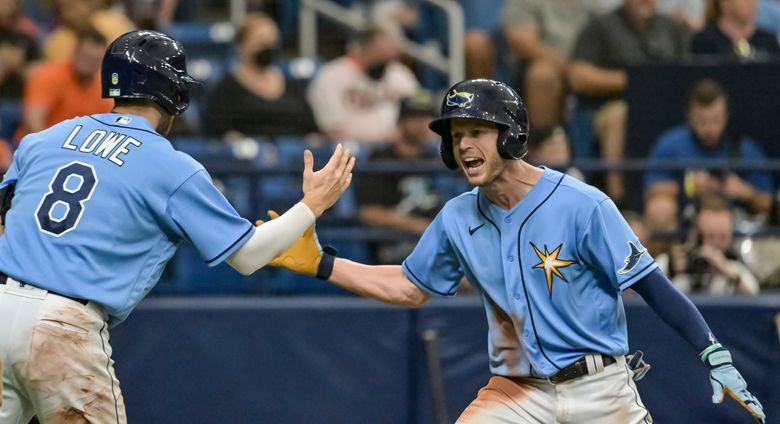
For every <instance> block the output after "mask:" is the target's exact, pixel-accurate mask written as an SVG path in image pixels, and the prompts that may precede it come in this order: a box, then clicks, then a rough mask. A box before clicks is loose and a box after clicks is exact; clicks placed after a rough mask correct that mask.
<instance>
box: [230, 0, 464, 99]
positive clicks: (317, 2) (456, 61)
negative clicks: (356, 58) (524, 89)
mask: <svg viewBox="0 0 780 424" xmlns="http://www.w3.org/2000/svg"><path fill="white" fill-rule="evenodd" d="M234 1H239V0H234ZM423 1H425V2H427V3H430V4H431V5H433V6H435V7H438V8H440V9H442V10H443V11H444V13H445V14H446V15H447V27H448V34H447V40H448V44H449V57H447V56H445V55H444V54H442V53H441V51H440V49H439V48H438V47H437V45H436V43H426V44H420V43H416V42H414V41H412V40H409V39H408V38H406V37H403V36H402V44H401V48H402V50H403V52H404V53H406V54H408V55H409V56H411V57H412V58H414V59H415V60H418V61H420V62H422V63H424V64H426V65H428V66H430V67H431V68H433V69H436V70H438V71H440V72H442V73H444V74H447V76H448V78H449V81H450V85H452V84H455V83H456V82H458V81H461V80H463V77H464V74H465V66H464V58H463V33H464V22H463V9H462V8H461V7H460V5H459V4H458V3H457V2H456V1H454V0H423ZM318 15H321V16H324V17H326V18H328V19H330V20H332V21H335V22H337V23H339V24H341V25H344V26H346V27H348V28H350V29H353V30H358V31H359V30H361V29H363V28H365V27H366V26H368V25H369V24H370V23H371V22H370V21H369V20H368V18H367V17H366V16H367V13H366V11H365V7H363V6H361V5H360V4H356V5H353V6H352V7H350V8H345V7H343V6H341V5H339V4H336V3H334V2H332V1H329V0H301V3H300V12H299V15H298V43H299V50H300V55H301V56H303V57H307V58H310V59H315V58H316V56H317V37H318V31H317V16H318Z"/></svg>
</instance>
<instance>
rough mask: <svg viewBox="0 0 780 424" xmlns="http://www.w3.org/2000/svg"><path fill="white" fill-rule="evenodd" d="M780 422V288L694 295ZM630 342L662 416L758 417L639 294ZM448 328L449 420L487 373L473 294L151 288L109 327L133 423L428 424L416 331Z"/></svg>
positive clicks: (666, 419)
mask: <svg viewBox="0 0 780 424" xmlns="http://www.w3.org/2000/svg"><path fill="white" fill-rule="evenodd" d="M694 301H695V303H696V304H697V305H698V306H699V308H700V310H701V311H702V313H703V315H704V316H705V318H706V319H707V320H708V322H709V323H710V325H711V327H712V329H713V330H714V331H715V333H716V334H717V335H718V337H719V339H720V340H721V341H722V342H723V343H724V344H725V345H727V346H728V347H729V348H730V349H731V351H732V353H733V355H734V360H735V362H736V364H737V366H738V368H739V369H740V370H741V372H742V374H743V375H744V376H745V378H746V379H747V381H748V383H749V388H750V389H751V391H752V392H753V393H754V394H756V395H757V396H758V397H759V399H760V400H761V401H762V402H763V404H764V406H765V408H766V410H767V415H768V416H769V421H768V422H769V423H780V417H779V416H780V390H779V389H778V382H780V371H778V366H777V364H778V363H780V346H779V340H778V330H777V328H776V324H775V321H774V320H775V315H776V314H778V313H779V312H780V296H778V295H773V296H762V297H759V298H751V299H748V298H729V299H713V298H694ZM626 310H627V314H628V324H629V335H630V337H629V338H630V343H631V348H632V349H641V350H643V351H644V352H645V355H646V358H647V360H648V361H649V362H650V363H651V364H652V365H653V369H652V371H651V372H650V373H649V374H648V376H647V377H646V378H645V379H644V380H643V381H641V382H640V383H639V384H638V385H639V390H640V392H641V395H642V398H643V400H644V402H645V404H646V405H647V406H648V408H649V409H650V411H651V412H652V414H653V417H654V419H655V422H657V423H664V424H666V423H671V424H674V423H681V424H682V423H685V424H692V423H745V424H747V423H751V422H753V421H752V420H751V419H750V418H749V417H748V415H747V414H746V413H745V412H744V411H743V410H742V409H741V408H740V407H739V406H737V404H736V403H735V402H733V401H732V400H730V399H728V398H727V401H726V403H725V404H724V405H720V406H714V405H712V404H711V403H710V396H711V389H710V384H709V381H708V378H707V371H706V369H705V367H704V366H703V365H702V364H701V363H700V362H699V361H698V358H697V355H696V352H694V351H693V350H692V349H691V348H690V347H689V346H688V345H687V344H686V343H685V342H684V341H683V340H682V339H681V338H680V337H679V336H677V335H676V334H675V333H674V332H673V331H672V330H671V329H669V328H668V327H667V326H666V325H665V324H664V323H663V322H662V321H661V320H660V319H659V318H658V317H656V316H655V314H654V313H653V312H652V311H651V310H650V309H649V308H648V307H647V306H646V305H645V304H644V303H643V302H642V301H641V300H639V299H636V298H634V299H627V300H626ZM426 329H435V330H437V331H438V333H439V343H440V345H439V350H440V353H441V364H442V368H443V374H444V387H445V391H446V399H447V412H448V415H449V421H450V422H453V421H454V420H455V418H457V416H458V414H459V413H460V411H462V410H463V408H465V406H466V405H468V403H469V402H470V401H471V400H472V399H473V398H474V396H475V395H476V393H477V391H478V389H479V388H480V387H481V386H482V385H483V384H484V383H485V382H486V381H487V379H488V377H489V373H488V360H487V353H486V338H487V331H486V329H487V324H486V321H485V315H484V311H483V309H482V307H481V305H480V304H479V302H478V300H477V299H476V298H462V299H458V298H456V299H446V300H442V301H438V300H434V301H431V302H429V304H427V305H426V306H425V307H423V308H422V309H419V310H406V309H401V308H395V307H388V306H384V305H380V304H378V303H376V302H373V301H368V300H363V299H355V298H330V299H325V298H316V299H315V298H295V299H262V298H211V299H181V298H180V299H159V298H158V299H149V300H147V301H145V302H144V303H142V305H141V306H140V307H139V308H138V309H137V310H136V311H135V312H134V314H133V315H132V316H131V317H130V319H129V320H128V321H127V322H125V323H123V324H122V325H120V326H119V327H117V328H116V329H114V330H113V332H112V336H111V343H112V345H113V347H114V352H115V354H114V359H116V362H117V363H116V370H117V373H118V375H119V379H120V381H121V387H122V390H123V392H124V395H125V401H126V404H127V411H128V416H129V419H130V422H133V423H147V424H152V423H277V424H284V423H291V424H292V423H296V424H298V423H361V424H363V423H376V424H380V423H410V424H411V423H421V424H422V423H432V422H434V418H433V412H432V402H431V396H430V393H429V390H428V381H427V374H428V373H427V370H426V366H425V363H426V362H425V354H424V349H423V345H422V342H421V339H420V334H421V333H422V332H423V331H424V330H426Z"/></svg>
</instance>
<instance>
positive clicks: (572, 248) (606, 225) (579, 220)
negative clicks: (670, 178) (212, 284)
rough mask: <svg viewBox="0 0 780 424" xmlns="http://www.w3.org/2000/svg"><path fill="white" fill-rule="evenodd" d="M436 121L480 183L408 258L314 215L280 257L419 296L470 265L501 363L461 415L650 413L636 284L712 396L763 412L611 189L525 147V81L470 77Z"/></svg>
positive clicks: (400, 299)
mask: <svg viewBox="0 0 780 424" xmlns="http://www.w3.org/2000/svg"><path fill="white" fill-rule="evenodd" d="M429 126H430V128H431V129H432V130H433V131H435V132H436V133H438V134H439V135H440V136H441V139H442V141H441V156H442V159H443V160H444V163H445V164H446V165H447V167H448V168H450V169H457V168H460V170H461V171H462V172H463V174H465V176H466V178H467V179H468V181H469V182H470V183H471V184H472V185H474V186H476V187H475V188H474V189H473V190H472V191H469V192H467V193H463V194H462V195H460V196H458V197H456V198H454V199H452V200H450V201H449V202H448V203H447V204H446V205H445V206H444V207H443V208H442V210H441V211H440V212H439V214H438V215H437V216H436V218H435V219H434V220H433V222H432V223H431V225H430V226H429V227H428V228H427V230H426V231H425V233H424V234H423V236H422V238H421V239H420V241H419V243H418V245H417V246H416V248H415V249H414V251H413V252H412V253H411V254H410V255H409V256H408V257H407V258H406V260H404V262H403V264H402V265H400V266H397V265H395V266H393V265H383V266H368V265H364V264H361V263H356V262H352V261H349V260H346V259H342V258H336V257H335V252H334V251H333V250H331V249H329V248H328V247H327V246H326V248H325V249H324V250H321V249H320V246H319V244H318V242H317V239H316V237H315V235H314V230H313V228H312V229H309V230H308V231H307V232H306V233H305V234H304V236H303V237H302V238H301V239H300V240H299V242H297V243H296V244H295V245H293V247H292V248H291V249H289V250H288V251H286V252H285V253H283V254H282V255H280V256H279V257H277V258H275V259H274V261H272V263H271V264H272V265H275V266H283V267H286V268H288V269H290V270H292V271H294V272H299V273H304V274H309V275H316V276H317V277H319V278H321V279H327V280H329V281H331V282H333V283H335V284H338V285H339V286H342V287H344V288H346V289H348V290H351V291H353V292H355V293H358V294H361V295H363V296H367V297H371V298H374V299H377V300H380V301H382V302H385V303H391V304H396V305H403V306H408V307H418V306H420V305H422V304H423V303H425V301H426V300H428V299H429V298H430V297H431V296H452V295H454V294H455V290H456V286H457V284H458V282H459V281H460V279H461V277H463V276H464V275H465V276H466V277H468V280H469V281H470V282H471V283H473V285H474V286H475V288H476V290H477V291H478V293H479V295H480V296H481V298H482V303H483V304H484V306H485V309H486V311H487V317H488V323H489V338H488V352H489V355H490V370H491V372H492V374H493V377H492V378H491V379H490V381H489V382H488V383H487V386H485V387H484V388H483V389H482V390H480V392H479V394H478V395H477V398H476V399H475V400H474V401H473V402H472V403H471V404H470V405H469V406H468V407H467V408H466V410H465V411H464V412H463V413H462V415H461V416H460V418H459V419H458V422H459V423H475V424H485V423H545V424H546V423H554V422H570V423H599V424H602V423H615V424H626V423H649V422H652V418H651V416H650V413H649V412H648V411H647V409H645V407H644V405H643V404H642V401H641V399H640V398H639V394H638V392H637V389H636V386H635V384H634V382H633V380H632V378H629V377H633V376H632V371H631V370H630V369H629V367H627V365H626V359H625V357H624V355H625V354H626V353H627V352H628V342H627V336H626V317H625V312H624V309H623V304H622V302H621V296H620V294H621V293H622V292H623V291H624V290H625V289H627V288H629V287H631V288H633V289H634V290H635V291H637V292H638V293H639V294H640V295H641V296H642V297H643V298H644V299H645V301H646V302H647V303H648V304H649V305H650V306H651V307H652V308H653V310H654V311H655V312H656V313H657V314H658V315H659V316H660V317H661V318H662V319H663V320H664V321H665V322H666V323H667V324H669V325H670V326H672V327H673V328H674V329H675V330H676V331H677V332H678V333H679V334H680V335H681V336H682V337H684V338H685V340H687V341H688V342H689V343H690V344H691V346H693V347H694V348H695V349H696V351H698V352H699V354H700V357H701V360H702V361H703V362H704V363H705V364H706V365H707V366H708V367H709V369H710V381H711V383H712V387H713V391H714V393H713V397H712V400H713V402H715V403H720V402H721V401H722V400H723V395H724V393H728V394H729V395H731V396H732V397H733V398H734V399H736V400H737V401H738V402H739V403H740V404H741V405H742V406H744V407H745V408H747V410H748V411H749V412H750V413H751V414H753V416H754V417H756V419H758V420H760V421H763V420H764V412H763V409H762V406H761V404H760V403H759V402H758V400H757V399H756V398H755V397H753V396H752V395H751V394H750V393H749V392H748V391H747V389H746V383H745V381H744V380H743V379H742V377H741V375H740V374H739V372H738V371H737V370H736V368H734V366H733V364H732V361H731V355H730V354H729V352H728V350H726V349H725V348H724V347H723V346H721V344H720V343H718V342H717V340H716V339H715V337H714V336H713V334H712V332H711V331H710V329H709V328H708V326H707V324H706V323H705V322H704V320H703V318H702V316H701V315H700V314H699V312H698V310H697V309H696V308H695V306H693V304H692V303H691V302H690V301H689V300H688V299H687V298H686V297H685V296H684V295H683V294H681V293H680V292H678V291H677V290H676V289H674V287H673V286H672V284H671V283H670V281H669V280H668V279H667V278H666V277H665V276H664V275H663V274H662V273H661V272H660V271H659V270H658V267H657V265H656V264H655V262H654V261H653V259H652V258H651V257H650V255H649V254H648V253H647V250H646V249H645V248H644V247H643V246H642V244H641V243H640V242H639V240H638V239H637V238H636V236H635V235H634V234H633V233H632V232H631V230H630V229H629V227H628V225H627V224H626V222H625V221H624V219H623V218H622V217H621V215H620V213H619V212H618V209H617V208H616V207H615V205H614V203H613V202H612V201H611V200H610V199H609V198H608V197H607V196H606V195H604V194H603V193H602V192H601V191H599V190H598V189H596V188H594V187H591V186H589V185H587V184H584V183H582V182H580V181H578V180H576V179H573V178H571V177H568V176H566V175H564V174H561V173H559V172H556V171H554V170H552V169H549V168H537V167H533V166H531V165H529V164H528V163H526V162H524V161H523V160H522V158H523V157H524V156H525V154H526V140H527V137H528V116H527V114H526V110H525V107H524V106H523V102H522V100H521V99H520V97H519V96H518V95H517V93H515V91H514V90H512V89H511V88H510V87H508V86H506V85H505V84H503V83H500V82H496V81H491V80H484V79H480V80H468V81H463V82H460V83H458V84H456V85H454V86H453V87H452V88H451V89H450V90H449V92H448V93H447V94H446V97H445V99H444V101H443V103H442V106H441V116H440V117H439V118H437V119H435V120H433V121H432V122H431V123H430V125H429ZM635 378H636V377H635Z"/></svg>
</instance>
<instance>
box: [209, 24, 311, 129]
mask: <svg viewBox="0 0 780 424" xmlns="http://www.w3.org/2000/svg"><path fill="white" fill-rule="evenodd" d="M236 41H237V43H238V45H237V50H238V59H239V65H238V68H236V70H235V71H234V72H233V73H231V74H229V75H226V76H225V77H223V78H222V80H220V81H219V82H218V83H217V85H216V86H215V88H214V90H213V93H212V95H211V101H210V103H209V108H208V109H209V111H208V113H207V114H206V116H207V119H208V120H209V122H208V131H209V133H210V134H211V135H213V136H218V137H222V136H226V135H227V136H228V137H227V138H229V139H231V140H232V139H238V138H243V137H245V136H247V135H249V136H252V135H266V136H274V135H304V134H308V133H312V132H317V125H316V124H315V122H314V115H313V114H312V112H311V109H310V108H309V105H308V103H307V102H306V96H305V94H304V88H303V87H302V86H301V85H300V84H299V83H297V82H296V81H294V80H291V79H285V77H284V75H283V74H282V72H281V71H280V70H279V69H278V68H277V67H276V66H274V65H273V62H274V59H276V56H277V55H278V53H279V29H278V28H277V26H276V23H275V22H274V21H273V20H272V19H271V18H270V17H268V16H266V15H264V14H262V13H257V12H255V13H250V14H249V15H247V17H246V18H245V19H244V22H243V23H242V24H241V25H240V26H239V28H238V32H237V34H236Z"/></svg>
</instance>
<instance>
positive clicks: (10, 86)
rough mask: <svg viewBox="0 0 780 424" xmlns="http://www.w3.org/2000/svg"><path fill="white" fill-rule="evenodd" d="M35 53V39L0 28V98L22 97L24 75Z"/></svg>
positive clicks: (15, 98)
mask: <svg viewBox="0 0 780 424" xmlns="http://www.w3.org/2000/svg"><path fill="white" fill-rule="evenodd" d="M1 1H3V0H0V2H1ZM37 55H38V51H37V47H36V45H35V40H33V39H32V38H30V37H29V36H27V35H25V34H23V33H21V32H17V31H15V30H10V29H2V28H0V100H4V99H5V100H7V99H12V100H19V99H21V98H22V88H23V87H24V75H25V73H26V71H27V67H28V65H29V64H30V62H31V61H33V60H35V58H36V57H37Z"/></svg>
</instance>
